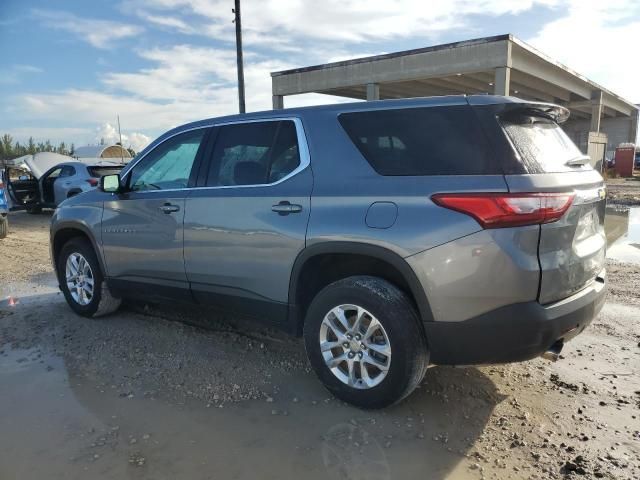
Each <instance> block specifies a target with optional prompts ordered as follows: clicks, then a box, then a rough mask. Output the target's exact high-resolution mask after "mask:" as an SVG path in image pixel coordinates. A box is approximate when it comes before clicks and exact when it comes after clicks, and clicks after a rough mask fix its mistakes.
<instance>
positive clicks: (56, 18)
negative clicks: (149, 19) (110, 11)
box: [32, 9, 144, 49]
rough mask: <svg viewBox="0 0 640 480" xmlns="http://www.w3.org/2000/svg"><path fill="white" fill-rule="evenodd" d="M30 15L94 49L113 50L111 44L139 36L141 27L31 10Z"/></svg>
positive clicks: (56, 12)
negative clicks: (88, 44)
mask: <svg viewBox="0 0 640 480" xmlns="http://www.w3.org/2000/svg"><path fill="white" fill-rule="evenodd" d="M32 13H33V14H34V15H35V16H36V18H38V19H40V20H41V21H42V22H43V23H44V24H45V25H46V26H48V27H50V28H54V29H57V30H63V31H65V32H69V33H71V34H73V35H75V36H76V37H78V38H79V39H80V40H83V41H86V42H88V43H90V44H91V45H93V46H94V47H96V48H104V49H109V48H113V47H114V45H113V42H114V41H116V40H120V39H123V38H127V37H133V36H136V35H139V34H140V33H142V32H143V31H144V29H143V28H142V27H139V26H137V25H130V24H127V23H123V22H116V21H109V20H98V19H93V18H82V17H78V16H76V15H73V14H71V13H67V12H62V11H56V10H44V9H33V10H32Z"/></svg>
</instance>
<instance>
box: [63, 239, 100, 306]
mask: <svg viewBox="0 0 640 480" xmlns="http://www.w3.org/2000/svg"><path fill="white" fill-rule="evenodd" d="M73 253H79V254H80V255H82V256H83V257H84V258H85V260H86V261H87V262H88V263H89V266H90V267H91V272H92V273H93V298H92V299H91V302H89V303H88V304H87V305H80V304H79V303H77V302H76V301H75V300H74V299H73V297H72V296H71V293H70V292H69V288H68V287H67V282H66V279H65V269H66V263H67V259H68V258H69V256H70V255H71V254H73ZM57 268H58V272H57V274H58V282H59V284H60V289H61V290H62V293H63V294H64V298H65V299H66V300H67V303H68V304H69V306H70V307H71V309H72V310H73V311H74V312H76V313H77V314H79V315H82V316H85V317H92V316H93V315H94V314H95V313H96V312H97V311H98V307H99V305H100V298H101V295H102V282H103V280H104V279H103V276H102V272H101V271H100V265H99V264H98V259H97V258H96V254H95V252H94V250H93V247H91V245H89V243H88V242H87V241H86V240H81V239H73V240H70V241H69V242H67V243H66V244H65V245H64V247H62V250H61V252H60V255H59V256H58V261H57Z"/></svg>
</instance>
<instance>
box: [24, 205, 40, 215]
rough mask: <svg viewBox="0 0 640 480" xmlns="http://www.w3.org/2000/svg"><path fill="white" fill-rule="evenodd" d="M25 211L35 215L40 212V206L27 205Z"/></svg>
mask: <svg viewBox="0 0 640 480" xmlns="http://www.w3.org/2000/svg"><path fill="white" fill-rule="evenodd" d="M27 213H30V214H31V215H37V214H39V213H42V207H37V206H36V207H27Z"/></svg>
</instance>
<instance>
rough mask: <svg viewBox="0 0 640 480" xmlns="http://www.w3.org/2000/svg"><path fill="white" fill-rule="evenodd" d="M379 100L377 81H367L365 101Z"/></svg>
mask: <svg viewBox="0 0 640 480" xmlns="http://www.w3.org/2000/svg"><path fill="white" fill-rule="evenodd" d="M371 100H380V85H378V84H377V83H367V102H369V101H371Z"/></svg>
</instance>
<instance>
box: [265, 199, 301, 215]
mask: <svg viewBox="0 0 640 480" xmlns="http://www.w3.org/2000/svg"><path fill="white" fill-rule="evenodd" d="M271 210H273V211H274V212H277V213H278V214H279V215H289V214H290V213H298V212H301V211H302V205H297V204H295V203H289V202H287V201H286V200H283V201H282V202H280V203H278V204H276V205H272V206H271Z"/></svg>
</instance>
